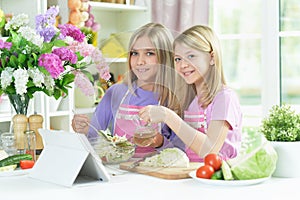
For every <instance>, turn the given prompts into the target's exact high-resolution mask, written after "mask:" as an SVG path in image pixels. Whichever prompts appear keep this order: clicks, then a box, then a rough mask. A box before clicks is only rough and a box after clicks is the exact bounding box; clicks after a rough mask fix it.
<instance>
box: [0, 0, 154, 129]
mask: <svg viewBox="0 0 300 200" xmlns="http://www.w3.org/2000/svg"><path fill="white" fill-rule="evenodd" d="M67 2H68V1H67V0H36V1H32V0H14V1H11V0H1V1H0V7H1V9H2V10H3V11H4V12H5V13H12V14H13V15H17V14H20V13H26V14H28V15H29V18H30V26H31V27H35V16H36V15H37V14H39V13H44V12H45V11H46V10H47V8H48V7H49V6H52V5H58V6H59V7H60V17H61V23H67V22H68V14H69V10H68V5H67ZM89 3H90V5H91V7H92V14H93V15H94V16H95V21H96V22H98V23H99V24H100V25H101V29H100V31H99V32H98V45H99V48H100V46H101V45H102V44H103V43H104V42H105V41H106V40H107V38H109V36H110V35H111V34H119V33H130V32H132V31H134V30H135V29H136V28H138V27H140V26H142V25H144V24H145V23H147V22H150V21H151V14H150V13H151V7H150V4H151V2H150V0H135V3H136V4H137V5H131V4H130V0H126V3H125V4H115V3H103V2H96V1H90V2H89ZM122 42H124V41H122ZM106 61H107V62H108V63H109V66H110V71H111V72H112V73H113V74H114V77H115V79H117V77H118V76H119V75H122V74H124V73H125V72H126V70H127V69H126V58H106ZM73 88H74V87H73ZM80 100H81V101H82V100H83V99H80ZM75 101H76V99H74V89H70V90H69V95H68V96H67V97H66V98H60V99H59V100H55V99H54V98H53V97H48V96H46V95H45V94H43V93H36V94H35V97H34V99H32V100H31V102H30V106H29V110H28V116H29V115H31V114H33V113H34V112H37V113H38V114H41V115H43V116H44V122H43V127H44V128H47V129H50V128H51V129H57V130H58V129H62V130H66V131H71V130H72V128H71V120H72V118H73V112H74V111H75V112H76V113H84V114H89V115H91V114H92V113H93V112H94V109H95V108H94V107H90V108H76V107H75ZM1 106H4V108H3V109H2V107H1ZM1 106H0V108H1V110H0V131H1V132H6V131H9V127H10V120H11V115H12V113H11V111H10V108H9V107H10V106H9V104H7V105H4V104H2V105H1Z"/></svg>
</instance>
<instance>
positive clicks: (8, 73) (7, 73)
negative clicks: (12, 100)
mask: <svg viewBox="0 0 300 200" xmlns="http://www.w3.org/2000/svg"><path fill="white" fill-rule="evenodd" d="M13 71H14V69H13V68H11V67H7V68H5V69H4V70H3V71H2V73H1V76H0V78H1V86H2V88H3V89H4V90H5V89H6V87H7V86H9V85H10V84H11V83H12V81H13V80H12V77H13Z"/></svg>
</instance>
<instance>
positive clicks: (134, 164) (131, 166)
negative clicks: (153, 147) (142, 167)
mask: <svg viewBox="0 0 300 200" xmlns="http://www.w3.org/2000/svg"><path fill="white" fill-rule="evenodd" d="M156 154H159V151H153V152H151V153H148V154H146V155H145V156H144V157H142V158H140V159H138V160H136V161H134V162H133V163H131V165H130V166H129V167H128V169H133V168H135V167H137V166H138V165H139V164H140V162H143V161H144V160H145V159H146V158H149V157H152V156H154V155H156Z"/></svg>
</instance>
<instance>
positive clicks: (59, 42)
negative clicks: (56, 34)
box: [53, 40, 67, 47]
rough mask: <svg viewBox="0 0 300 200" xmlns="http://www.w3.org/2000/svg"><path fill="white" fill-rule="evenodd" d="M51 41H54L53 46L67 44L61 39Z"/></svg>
mask: <svg viewBox="0 0 300 200" xmlns="http://www.w3.org/2000/svg"><path fill="white" fill-rule="evenodd" d="M53 43H54V46H56V47H64V46H67V44H66V43H65V42H64V41H63V40H55V41H54V42H53Z"/></svg>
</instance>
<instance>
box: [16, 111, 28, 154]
mask: <svg viewBox="0 0 300 200" xmlns="http://www.w3.org/2000/svg"><path fill="white" fill-rule="evenodd" d="M12 121H13V133H14V135H15V142H16V148H17V150H18V152H19V153H21V151H23V149H24V131H26V130H27V124H28V119H27V117H26V115H23V114H16V115H14V117H13V119H12Z"/></svg>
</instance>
